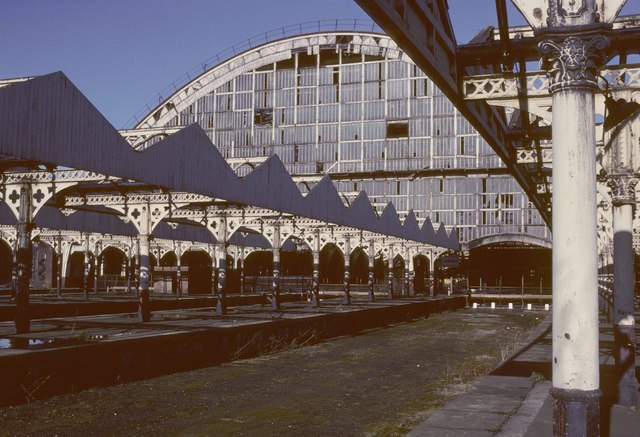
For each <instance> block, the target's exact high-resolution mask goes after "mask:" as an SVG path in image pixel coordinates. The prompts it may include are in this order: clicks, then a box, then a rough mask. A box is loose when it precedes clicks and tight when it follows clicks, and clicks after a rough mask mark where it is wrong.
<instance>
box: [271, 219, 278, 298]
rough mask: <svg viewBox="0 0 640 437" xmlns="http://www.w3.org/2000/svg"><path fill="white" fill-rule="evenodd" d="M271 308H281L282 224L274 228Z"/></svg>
mask: <svg viewBox="0 0 640 437" xmlns="http://www.w3.org/2000/svg"><path fill="white" fill-rule="evenodd" d="M271 308H272V309H274V310H279V309H280V226H274V228H273V284H272V287H271Z"/></svg>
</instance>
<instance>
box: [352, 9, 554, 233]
mask: <svg viewBox="0 0 640 437" xmlns="http://www.w3.org/2000/svg"><path fill="white" fill-rule="evenodd" d="M355 1H356V3H358V4H359V5H360V7H361V8H362V9H363V10H364V11H365V12H367V14H369V15H370V16H371V18H373V19H374V20H375V21H376V22H377V23H378V25H380V27H381V28H382V29H383V30H384V31H385V32H386V33H387V34H388V35H389V36H391V37H392V38H393V39H394V41H395V42H396V43H397V44H398V45H399V46H400V47H401V48H402V49H403V50H404V51H406V52H407V54H408V55H409V56H410V57H411V59H412V60H413V61H414V62H415V63H416V64H417V65H418V66H419V67H420V68H421V69H422V70H423V71H424V72H425V73H426V74H427V76H429V78H430V79H431V80H432V81H433V82H434V83H435V84H436V86H438V88H440V89H441V90H442V92H443V93H444V94H445V95H446V96H447V97H448V98H449V99H450V100H451V101H452V103H453V104H454V105H455V106H456V108H457V109H458V111H460V113H461V114H462V115H463V116H464V117H465V118H466V119H467V120H468V121H469V122H470V123H471V124H472V125H473V127H474V128H475V129H476V130H477V131H478V133H480V135H482V137H483V138H484V139H485V141H487V143H488V144H489V145H490V146H491V147H492V148H493V150H494V151H495V152H496V153H497V154H498V156H499V157H500V158H501V159H502V160H503V161H504V162H505V164H506V165H507V166H508V167H509V169H510V170H511V173H512V175H513V176H514V177H515V179H516V180H517V181H518V183H519V184H520V186H521V187H522V188H523V190H524V191H525V192H526V193H527V195H528V196H529V199H530V200H531V201H532V202H533V204H534V205H535V206H536V208H537V209H538V211H539V212H540V215H541V217H542V218H543V220H544V221H545V222H546V224H547V225H548V226H551V213H550V210H549V205H548V201H547V200H546V199H544V198H542V197H540V196H538V194H537V190H536V184H535V183H534V181H532V180H531V178H530V177H529V176H528V175H527V174H526V172H525V171H524V170H523V169H521V168H519V166H518V165H516V163H515V161H514V160H513V159H512V155H513V149H514V148H515V147H516V146H517V144H512V143H511V141H510V140H509V139H508V138H507V131H506V126H505V122H504V117H503V116H502V112H501V111H502V110H501V109H499V108H494V107H491V106H489V105H488V104H487V103H486V102H484V101H465V100H464V98H463V93H462V91H461V87H462V76H464V75H465V74H467V72H466V71H465V69H464V67H465V66H464V65H458V57H459V55H458V48H457V45H456V40H455V35H454V33H453V27H452V25H451V20H450V18H449V11H448V7H447V2H446V1H444V0H411V1H409V0H355ZM498 44H499V43H498ZM495 49H497V53H501V52H500V47H499V46H498V47H495V48H494V50H495ZM495 63H498V64H499V63H501V60H500V59H498V60H497V62H495Z"/></svg>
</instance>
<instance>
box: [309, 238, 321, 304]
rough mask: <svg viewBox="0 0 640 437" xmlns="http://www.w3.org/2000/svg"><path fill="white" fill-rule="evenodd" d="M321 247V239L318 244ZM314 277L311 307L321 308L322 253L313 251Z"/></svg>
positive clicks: (312, 279)
mask: <svg viewBox="0 0 640 437" xmlns="http://www.w3.org/2000/svg"><path fill="white" fill-rule="evenodd" d="M316 246H319V239H318V242H317V243H316ZM312 255H313V276H312V277H311V306H313V307H319V306H320V267H319V266H320V251H319V250H317V247H316V250H313V252H312Z"/></svg>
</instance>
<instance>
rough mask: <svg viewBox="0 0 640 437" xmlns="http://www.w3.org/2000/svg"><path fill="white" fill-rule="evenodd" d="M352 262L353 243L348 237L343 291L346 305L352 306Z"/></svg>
mask: <svg viewBox="0 0 640 437" xmlns="http://www.w3.org/2000/svg"><path fill="white" fill-rule="evenodd" d="M350 261H351V241H350V239H349V236H347V238H346V240H345V242H344V282H343V285H342V289H343V291H344V303H345V304H346V305H349V304H351V284H350V272H349V268H350Z"/></svg>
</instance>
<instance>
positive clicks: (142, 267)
mask: <svg viewBox="0 0 640 437" xmlns="http://www.w3.org/2000/svg"><path fill="white" fill-rule="evenodd" d="M141 209H142V216H141V217H140V235H139V236H138V270H139V272H140V273H139V276H138V277H139V280H138V283H139V286H140V293H139V302H140V303H139V306H138V318H139V319H140V321H141V322H148V321H149V320H151V305H150V303H149V228H150V227H151V226H150V225H151V223H150V217H149V205H148V204H147V205H146V206H145V207H143V208H141Z"/></svg>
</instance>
